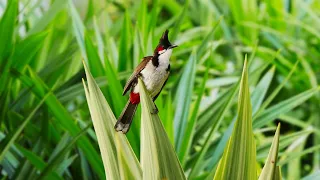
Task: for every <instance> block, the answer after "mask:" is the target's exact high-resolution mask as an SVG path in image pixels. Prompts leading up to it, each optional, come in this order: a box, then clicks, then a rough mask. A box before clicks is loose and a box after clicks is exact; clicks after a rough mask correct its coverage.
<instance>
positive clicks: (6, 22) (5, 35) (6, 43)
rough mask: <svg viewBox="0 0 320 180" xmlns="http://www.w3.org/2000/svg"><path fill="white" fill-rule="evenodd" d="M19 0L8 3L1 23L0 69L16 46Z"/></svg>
mask: <svg viewBox="0 0 320 180" xmlns="http://www.w3.org/2000/svg"><path fill="white" fill-rule="evenodd" d="M18 5H19V1H18V0H11V1H8V2H7V8H6V10H5V12H4V14H3V16H2V19H1V21H0V39H1V42H0V69H2V68H3V64H2V63H4V62H5V59H7V58H8V57H9V55H10V53H11V50H12V47H13V45H14V31H15V24H16V21H17V16H18Z"/></svg>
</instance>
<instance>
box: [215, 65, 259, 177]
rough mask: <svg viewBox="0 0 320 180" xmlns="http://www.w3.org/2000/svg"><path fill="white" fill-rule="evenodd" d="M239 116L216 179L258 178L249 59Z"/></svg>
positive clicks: (245, 69)
mask: <svg viewBox="0 0 320 180" xmlns="http://www.w3.org/2000/svg"><path fill="white" fill-rule="evenodd" d="M238 106H239V107H238V118H237V121H236V122H235V125H234V129H233V132H232V135H231V137H230V139H229V142H228V145H227V147H226V149H225V151H224V153H223V156H222V158H221V160H220V162H219V165H218V167H217V171H216V174H215V176H214V179H248V180H251V179H257V169H256V145H255V140H254V136H253V131H252V109H251V102H250V94H249V83H248V69H247V60H246V59H245V63H244V67H243V73H242V78H241V83H240V92H239V105H238Z"/></svg>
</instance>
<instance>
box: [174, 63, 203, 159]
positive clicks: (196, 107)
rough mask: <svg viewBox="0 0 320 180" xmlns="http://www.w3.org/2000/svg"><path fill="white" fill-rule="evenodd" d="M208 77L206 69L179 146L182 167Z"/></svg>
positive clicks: (189, 145)
mask: <svg viewBox="0 0 320 180" xmlns="http://www.w3.org/2000/svg"><path fill="white" fill-rule="evenodd" d="M208 76H209V67H207V70H206V72H205V75H204V77H203V80H202V84H201V86H200V91H199V93H198V97H197V100H196V102H195V105H194V107H193V111H192V113H191V116H190V118H189V119H188V123H187V128H186V132H185V136H184V139H183V141H182V144H181V148H180V149H181V151H180V152H179V153H178V156H179V159H180V160H181V162H182V164H183V165H184V163H185V161H186V158H187V156H188V153H189V150H190V147H191V143H192V140H193V138H192V137H193V135H194V131H195V125H196V120H197V117H198V112H199V108H200V102H201V99H202V97H203V95H204V91H205V88H206V83H207V80H208Z"/></svg>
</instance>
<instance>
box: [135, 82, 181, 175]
mask: <svg viewBox="0 0 320 180" xmlns="http://www.w3.org/2000/svg"><path fill="white" fill-rule="evenodd" d="M138 85H139V89H140V98H141V105H142V112H141V114H142V115H141V116H142V119H141V166H142V170H143V179H148V180H149V179H186V178H185V175H184V172H183V170H182V167H181V165H180V162H179V160H178V157H177V155H176V153H175V151H174V149H173V146H172V144H171V143H170V140H169V138H168V136H167V134H166V132H165V130H164V127H163V125H162V123H161V120H160V119H159V116H158V115H157V114H151V112H152V111H153V109H154V108H155V106H154V104H153V102H152V100H151V97H150V96H149V95H148V94H147V90H146V88H145V86H144V84H143V82H142V81H141V80H140V79H139V82H138Z"/></svg>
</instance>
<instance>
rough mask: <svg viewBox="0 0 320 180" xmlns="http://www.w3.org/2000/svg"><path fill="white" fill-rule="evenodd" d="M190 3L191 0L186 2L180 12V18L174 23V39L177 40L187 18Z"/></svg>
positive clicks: (172, 36) (172, 35)
mask: <svg viewBox="0 0 320 180" xmlns="http://www.w3.org/2000/svg"><path fill="white" fill-rule="evenodd" d="M189 3H190V0H186V2H184V6H183V9H182V10H181V12H180V14H179V18H178V19H177V21H176V22H175V24H174V28H173V31H172V34H171V39H172V41H174V40H176V38H177V36H178V33H179V32H180V26H181V25H182V23H183V21H184V19H185V16H186V15H187V10H188V6H189ZM177 16H178V15H177Z"/></svg>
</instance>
